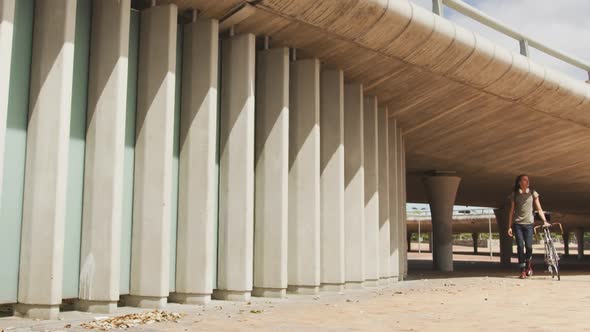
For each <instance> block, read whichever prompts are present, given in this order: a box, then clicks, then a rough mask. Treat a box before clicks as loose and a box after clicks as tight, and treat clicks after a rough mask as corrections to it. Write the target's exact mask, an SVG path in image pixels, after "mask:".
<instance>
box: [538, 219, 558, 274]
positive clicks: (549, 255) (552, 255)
mask: <svg viewBox="0 0 590 332" xmlns="http://www.w3.org/2000/svg"><path fill="white" fill-rule="evenodd" d="M553 226H559V228H560V230H561V234H563V226H562V225H561V224H560V223H553V224H551V225H550V226H543V225H541V226H536V227H534V229H533V230H534V232H535V235H537V229H538V228H539V227H541V228H543V235H542V236H543V242H544V244H545V245H544V249H545V252H544V254H545V263H546V264H547V267H548V270H549V272H550V273H551V277H552V278H554V277H555V275H557V280H561V277H560V275H559V255H558V254H557V250H556V249H555V245H554V244H553V238H552V237H551V232H550V231H549V228H550V227H553Z"/></svg>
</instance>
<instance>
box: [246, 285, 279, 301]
mask: <svg viewBox="0 0 590 332" xmlns="http://www.w3.org/2000/svg"><path fill="white" fill-rule="evenodd" d="M252 296H256V297H271V298H275V299H284V298H286V297H287V289H286V288H262V287H254V289H253V290H252Z"/></svg>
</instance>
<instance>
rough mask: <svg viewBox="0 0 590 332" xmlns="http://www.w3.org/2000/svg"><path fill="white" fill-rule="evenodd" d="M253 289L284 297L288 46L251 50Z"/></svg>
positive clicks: (255, 293) (287, 142)
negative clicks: (253, 71)
mask: <svg viewBox="0 0 590 332" xmlns="http://www.w3.org/2000/svg"><path fill="white" fill-rule="evenodd" d="M256 63H257V68H256V84H257V87H256V132H255V136H256V139H255V173H256V175H255V179H256V185H255V190H256V193H255V198H254V203H255V209H254V291H253V295H255V296H266V297H279V298H282V297H285V296H286V292H287V281H288V280H287V258H288V257H287V244H288V242H287V240H288V232H287V230H288V226H289V224H288V212H289V211H288V207H289V206H288V203H289V201H288V199H289V196H288V194H289V192H288V190H289V188H288V184H289V49H288V48H276V49H271V50H263V51H259V52H258V53H257V61H256Z"/></svg>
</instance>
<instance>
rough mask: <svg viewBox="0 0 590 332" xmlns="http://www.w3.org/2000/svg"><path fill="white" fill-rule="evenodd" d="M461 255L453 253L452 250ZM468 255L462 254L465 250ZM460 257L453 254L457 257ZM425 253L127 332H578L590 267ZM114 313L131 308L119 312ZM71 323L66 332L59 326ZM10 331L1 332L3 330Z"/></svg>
mask: <svg viewBox="0 0 590 332" xmlns="http://www.w3.org/2000/svg"><path fill="white" fill-rule="evenodd" d="M458 249H461V248H458ZM465 249H466V250H464V251H468V250H467V248H465ZM459 251H460V250H459ZM430 257H431V256H430V254H429V253H422V254H418V253H410V254H409V259H410V261H409V267H410V275H409V278H408V279H409V280H407V281H405V282H401V283H395V284H391V285H390V286H388V287H376V288H367V289H364V290H346V291H345V293H344V294H337V293H321V294H320V295H319V296H316V297H313V296H295V295H289V298H288V299H286V300H271V299H263V298H254V299H253V300H252V302H251V303H250V304H245V303H232V302H220V301H213V302H212V303H211V304H210V305H208V306H206V307H200V306H186V305H178V304H170V305H169V308H168V310H169V311H174V312H182V313H185V314H187V315H186V316H185V317H184V318H182V319H181V320H180V321H179V322H178V323H172V322H171V323H156V324H152V325H146V326H142V327H136V328H132V329H129V331H254V330H256V331H437V332H439V331H451V330H454V331H468V330H473V331H507V330H520V331H582V330H588V329H590V326H589V324H588V322H587V321H586V320H585V318H587V317H588V316H587V315H588V309H589V308H590V292H588V291H587V289H586V287H588V285H589V282H590V261H585V262H578V261H576V260H575V258H574V257H570V258H567V259H564V260H562V280H561V281H559V282H558V281H556V280H552V279H551V277H550V276H549V275H547V274H546V273H543V269H542V257H540V256H538V257H536V260H537V262H536V274H535V276H534V277H533V278H531V279H528V280H520V279H517V278H516V277H515V275H516V271H515V268H513V269H503V268H501V267H500V266H499V264H498V262H497V258H493V259H492V260H490V257H489V256H486V255H484V254H482V255H472V254H468V253H462V254H459V253H458V254H456V255H455V261H456V263H455V272H453V273H437V272H434V271H432V269H431V266H432V263H431V261H430ZM119 311H120V313H121V314H122V313H128V312H135V311H137V309H132V308H120V309H119ZM96 316H97V315H92V314H88V313H79V312H64V313H62V317H61V319H62V320H59V321H47V322H45V321H31V320H26V319H18V318H13V317H6V318H1V319H0V329H7V328H9V327H10V328H11V329H12V328H15V327H23V328H24V329H21V330H18V329H17V330H16V331H31V330H32V331H56V330H58V331H59V330H61V331H66V330H67V331H83V329H81V328H80V327H79V324H80V323H81V322H84V321H88V320H92V319H93V317H96ZM67 324H71V325H72V328H68V329H65V328H64V326H65V325H67ZM11 329H7V331H10V330H11Z"/></svg>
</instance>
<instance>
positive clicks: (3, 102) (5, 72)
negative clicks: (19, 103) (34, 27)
mask: <svg viewBox="0 0 590 332" xmlns="http://www.w3.org/2000/svg"><path fill="white" fill-rule="evenodd" d="M14 8H15V0H0V188H1V187H2V175H3V172H2V168H3V166H4V161H3V160H4V159H3V158H4V139H5V136H6V113H7V112H8V93H9V91H8V89H9V88H8V87H9V82H10V63H11V60H12V36H13V31H14ZM1 194H2V192H0V195H1Z"/></svg>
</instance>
